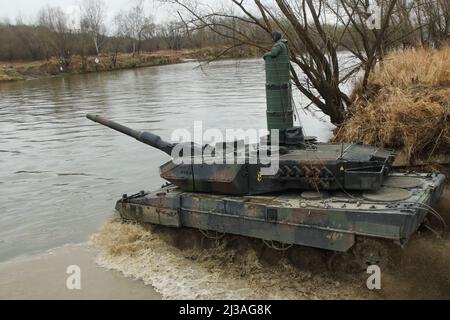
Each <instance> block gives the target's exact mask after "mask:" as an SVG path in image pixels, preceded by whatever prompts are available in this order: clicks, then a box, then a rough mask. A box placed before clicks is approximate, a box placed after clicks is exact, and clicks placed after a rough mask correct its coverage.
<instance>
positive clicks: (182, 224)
mask: <svg viewBox="0 0 450 320" xmlns="http://www.w3.org/2000/svg"><path fill="white" fill-rule="evenodd" d="M444 180H445V177H444V176H443V175H426V174H390V175H389V177H388V179H387V180H386V181H387V182H386V183H385V186H384V187H383V189H382V190H381V191H377V192H368V193H361V192H360V193H352V194H349V193H346V192H345V193H340V192H334V193H329V194H321V195H318V194H312V193H310V192H305V193H303V194H302V193H301V192H292V193H282V194H272V195H264V196H246V197H230V196H221V195H212V194H201V193H189V192H183V191H182V190H180V189H179V188H177V187H174V186H167V187H164V188H162V189H160V190H157V191H155V192H150V193H140V194H138V195H135V196H131V197H126V196H124V197H123V198H122V199H121V200H119V201H118V202H117V205H116V210H117V211H118V212H119V213H120V216H121V217H122V218H123V219H125V220H130V221H135V222H138V223H144V224H145V223H148V224H156V225H163V226H168V227H174V228H194V229H200V230H205V231H213V232H219V233H225V234H233V235H240V236H246V237H251V238H257V239H262V240H266V241H277V242H280V243H283V244H289V245H301V246H307V247H314V248H320V249H326V250H331V251H336V252H347V251H348V250H349V249H351V248H352V247H353V246H354V244H355V239H356V237H371V238H381V239H389V240H392V241H395V242H397V243H399V244H401V245H403V244H405V243H406V242H407V241H408V240H409V239H410V238H411V236H412V235H413V234H414V233H415V232H416V231H417V229H418V228H419V226H420V225H421V224H422V223H423V222H424V220H425V218H426V216H427V215H428V213H429V212H430V211H429V206H434V205H435V204H436V203H437V202H438V201H439V198H440V196H441V194H442V192H443V188H444Z"/></svg>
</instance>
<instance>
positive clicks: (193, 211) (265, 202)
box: [87, 42, 445, 266]
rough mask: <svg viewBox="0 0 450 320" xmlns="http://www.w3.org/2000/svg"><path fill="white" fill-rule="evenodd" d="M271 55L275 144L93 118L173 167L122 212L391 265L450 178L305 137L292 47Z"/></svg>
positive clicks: (390, 154)
mask: <svg viewBox="0 0 450 320" xmlns="http://www.w3.org/2000/svg"><path fill="white" fill-rule="evenodd" d="M266 56H267V57H266ZM266 56H265V60H266V78H267V83H266V92H267V124H268V129H269V130H270V135H269V136H268V137H266V138H265V139H263V140H262V141H261V143H259V144H254V145H243V144H242V143H240V142H239V141H234V142H225V143H219V144H217V145H216V146H210V145H204V146H201V145H198V144H195V143H193V142H187V143H182V144H174V143H170V142H167V141H164V140H163V139H162V138H161V137H159V136H158V135H155V134H153V133H150V132H145V131H137V130H133V129H130V128H128V127H126V126H123V125H121V124H118V123H116V122H113V121H110V120H108V119H106V118H104V117H101V116H98V115H87V118H88V119H90V120H92V121H94V122H97V123H99V124H102V125H104V126H106V127H109V128H111V129H113V130H116V131H118V132H120V133H122V134H125V135H128V136H130V137H132V138H135V139H137V140H138V141H140V142H142V143H144V144H146V145H148V146H151V147H153V148H156V149H158V150H160V151H162V152H164V153H166V154H168V155H169V156H171V158H172V159H171V160H170V161H169V162H167V163H165V164H163V165H162V166H161V167H160V173H161V177H162V178H163V179H165V180H166V181H167V185H165V186H162V187H161V188H160V189H159V190H156V191H141V192H139V193H137V194H134V195H124V196H123V197H122V198H121V199H120V200H119V201H118V202H117V204H116V210H117V211H118V212H119V214H120V216H121V217H122V218H123V219H124V220H127V221H133V222H138V223H142V224H153V225H161V226H165V227H171V228H178V229H181V228H191V229H197V230H200V231H201V232H202V234H204V235H205V234H206V235H207V234H211V233H212V234H214V235H215V236H214V238H215V239H216V238H217V235H225V234H231V235H238V236H243V237H249V238H254V239H260V240H262V241H263V242H264V243H265V244H266V245H268V246H270V247H272V248H274V249H277V250H291V248H292V247H295V246H306V247H313V248H319V249H324V250H327V251H329V252H332V253H351V256H352V257H353V258H356V259H357V261H359V262H358V263H359V265H361V266H366V265H371V264H382V263H386V261H387V259H388V256H387V254H386V250H385V248H386V243H389V244H392V243H395V244H398V245H399V246H398V247H402V246H404V245H406V244H407V242H408V240H409V239H410V238H411V236H412V235H413V234H414V233H415V232H416V231H417V230H418V229H419V227H420V226H421V225H422V224H424V223H425V222H426V221H427V217H428V216H430V215H434V216H438V213H437V212H436V211H435V210H434V209H433V206H434V205H436V204H437V202H438V201H439V199H440V197H441V195H442V192H443V188H444V181H445V176H443V175H441V174H414V173H410V174H405V173H392V172H391V171H392V170H391V169H392V165H393V163H394V161H395V153H394V151H393V150H389V149H383V148H377V147H373V146H368V145H364V144H362V143H358V142H356V143H352V144H330V143H318V142H316V139H315V138H313V137H306V136H305V135H304V132H303V129H302V128H301V127H294V126H293V123H294V119H293V107H292V106H293V104H292V87H291V84H290V81H289V66H290V64H289V62H286V59H288V51H287V45H286V43H285V42H278V43H277V44H275V46H274V50H272V53H271V54H268V55H266ZM276 136H278V137H279V139H278V140H277V139H276ZM274 137H275V139H274ZM274 141H275V142H276V143H273V142H274ZM211 158H214V159H215V160H217V159H219V160H220V159H222V160H229V159H233V160H234V161H233V163H230V162H229V161H228V162H225V161H222V162H223V164H221V163H220V161H216V162H214V161H208V160H211ZM255 159H256V160H255ZM274 159H275V160H276V166H273V163H272V162H273V161H274ZM268 160H269V161H268ZM269 167H270V168H269ZM269 169H270V170H269ZM388 247H389V246H388ZM331 257H332V258H333V257H335V255H334V254H333V255H332V256H331ZM333 259H334V258H333ZM333 259H331V260H333Z"/></svg>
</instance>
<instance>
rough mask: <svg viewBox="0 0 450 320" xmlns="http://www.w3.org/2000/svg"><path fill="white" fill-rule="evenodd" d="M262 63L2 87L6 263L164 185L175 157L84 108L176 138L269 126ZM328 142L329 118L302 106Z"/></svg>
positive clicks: (309, 128) (67, 239)
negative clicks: (164, 167)
mask: <svg viewBox="0 0 450 320" xmlns="http://www.w3.org/2000/svg"><path fill="white" fill-rule="evenodd" d="M264 84H265V75H264V62H263V61H262V60H240V61H233V60H229V61H220V62H217V63H213V64H211V65H209V66H207V67H205V68H199V67H198V63H185V64H178V65H169V66H161V67H152V68H144V69H137V70H129V71H119V72H111V73H102V74H89V75H77V76H67V77H58V78H49V79H39V80H32V81H26V82H17V83H3V84H0V199H1V201H0V261H5V260H8V259H11V258H13V257H16V256H20V255H25V254H31V253H38V252H41V251H44V250H47V249H50V248H54V247H58V246H61V245H64V244H67V243H79V242H83V241H86V240H87V239H88V238H89V236H90V235H91V234H93V233H94V232H95V231H96V230H97V229H98V228H99V226H100V225H102V224H103V223H104V222H105V221H107V219H108V218H109V217H111V215H112V214H113V212H114V205H115V201H116V200H117V199H118V198H120V197H121V195H122V194H125V193H128V194H132V193H135V192H138V191H140V190H151V189H154V188H158V187H159V186H161V185H162V184H163V183H164V181H162V179H161V178H160V177H159V166H160V165H161V164H163V163H164V162H166V161H168V160H170V159H169V157H168V156H166V155H165V154H163V153H162V152H160V151H158V150H153V149H152V148H150V147H147V146H145V145H143V144H141V143H139V142H137V141H135V140H133V139H131V138H129V137H126V136H122V135H120V134H118V133H116V132H114V131H112V130H109V129H107V128H104V127H102V126H100V125H97V124H94V123H92V122H90V121H88V120H87V119H86V118H85V115H86V113H95V114H102V115H104V116H107V117H109V118H111V119H112V120H116V121H118V122H120V123H122V124H124V125H127V126H130V127H132V128H135V129H139V130H148V131H152V132H154V133H156V134H158V135H161V136H162V137H163V138H165V139H167V140H169V139H170V137H171V134H172V132H173V130H174V129H181V128H184V129H189V130H192V128H193V127H194V121H202V122H203V127H204V128H218V129H221V130H225V129H238V128H242V129H249V128H254V129H264V128H265V127H266V120H265V104H266V102H265V86H264ZM295 100H296V105H297V107H298V109H299V113H300V116H301V118H302V125H303V126H304V127H305V132H306V134H307V135H314V136H318V137H319V140H321V141H326V140H327V139H329V137H330V136H331V129H332V126H331V125H330V124H328V123H327V122H326V120H327V119H326V117H325V118H323V119H321V117H323V115H321V114H320V113H316V114H315V115H312V114H310V113H307V112H304V111H303V110H302V108H301V106H305V105H306V104H307V102H306V101H305V100H304V99H302V98H301V97H300V96H299V95H297V96H295Z"/></svg>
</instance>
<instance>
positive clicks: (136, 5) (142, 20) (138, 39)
mask: <svg viewBox="0 0 450 320" xmlns="http://www.w3.org/2000/svg"><path fill="white" fill-rule="evenodd" d="M144 3H145V2H144V0H133V1H132V6H131V8H130V9H129V10H127V11H123V10H122V11H121V12H119V14H117V15H116V17H115V19H114V21H115V23H116V27H117V28H118V30H119V33H120V34H122V35H123V36H126V37H128V38H130V39H131V41H132V52H133V55H134V54H135V53H136V52H138V53H140V51H141V44H142V41H143V40H144V39H145V38H146V37H147V36H148V35H150V34H151V33H152V30H153V29H154V27H153V26H154V24H153V19H152V17H151V15H149V14H146V12H145V6H144Z"/></svg>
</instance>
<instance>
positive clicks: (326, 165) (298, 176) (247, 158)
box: [87, 115, 394, 196]
mask: <svg viewBox="0 0 450 320" xmlns="http://www.w3.org/2000/svg"><path fill="white" fill-rule="evenodd" d="M87 118H88V119H90V120H92V121H95V122H97V123H99V124H102V125H104V126H107V127H109V128H112V129H114V130H116V131H118V132H121V133H123V134H126V135H128V136H130V137H133V138H135V139H137V140H138V141H140V142H142V143H144V144H146V145H149V146H151V147H154V148H156V149H159V150H161V151H163V152H164V153H166V154H168V155H170V156H172V158H173V159H172V160H171V161H169V162H168V163H166V164H164V165H163V166H161V168H160V169H161V177H162V178H163V179H165V180H167V181H169V182H171V183H173V184H174V185H176V186H178V187H180V188H181V189H182V190H184V191H188V192H202V193H212V194H228V195H240V196H241V195H256V194H266V193H273V192H281V191H285V190H295V189H299V190H377V189H379V188H380V187H381V185H382V183H383V179H384V177H385V176H386V175H387V173H388V172H389V168H390V166H391V164H392V162H393V160H394V154H393V153H392V151H390V150H386V149H380V148H375V147H370V146H365V145H362V144H342V145H341V144H339V145H336V144H316V145H314V146H309V147H308V148H292V149H286V150H285V151H284V152H283V153H282V154H281V155H279V157H277V158H274V159H273V161H274V163H275V167H276V171H275V172H274V173H273V174H270V175H267V174H266V175H264V174H262V172H263V170H264V169H265V168H266V167H267V163H262V162H261V161H260V159H257V161H256V162H255V161H253V158H252V157H251V153H250V152H249V151H247V152H246V153H245V155H240V156H238V155H237V153H235V157H234V160H235V162H234V163H226V162H225V163H223V164H208V162H207V161H205V159H206V157H207V155H204V154H203V151H204V149H205V147H206V146H199V145H196V144H194V143H192V142H191V143H187V144H183V145H184V146H189V147H191V148H192V149H191V150H190V151H191V153H190V155H189V156H184V157H182V161H177V160H179V158H180V157H179V156H180V155H179V154H176V155H175V154H172V153H173V151H174V150H175V148H176V147H177V146H180V145H179V144H173V143H169V142H166V141H164V140H163V139H161V137H159V136H157V135H155V134H152V133H150V132H145V131H144V132H143V131H137V130H133V129H130V128H128V127H125V126H123V125H121V124H118V123H116V122H113V121H110V120H108V119H105V118H103V117H101V116H93V115H87ZM177 149H178V150H183V148H177ZM256 149H258V147H257V148H256ZM225 152H229V151H228V150H226V151H225ZM256 152H257V153H258V150H256ZM223 155H224V159H225V158H226V156H225V153H224V154H223ZM238 157H241V158H238ZM242 157H244V158H242Z"/></svg>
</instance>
